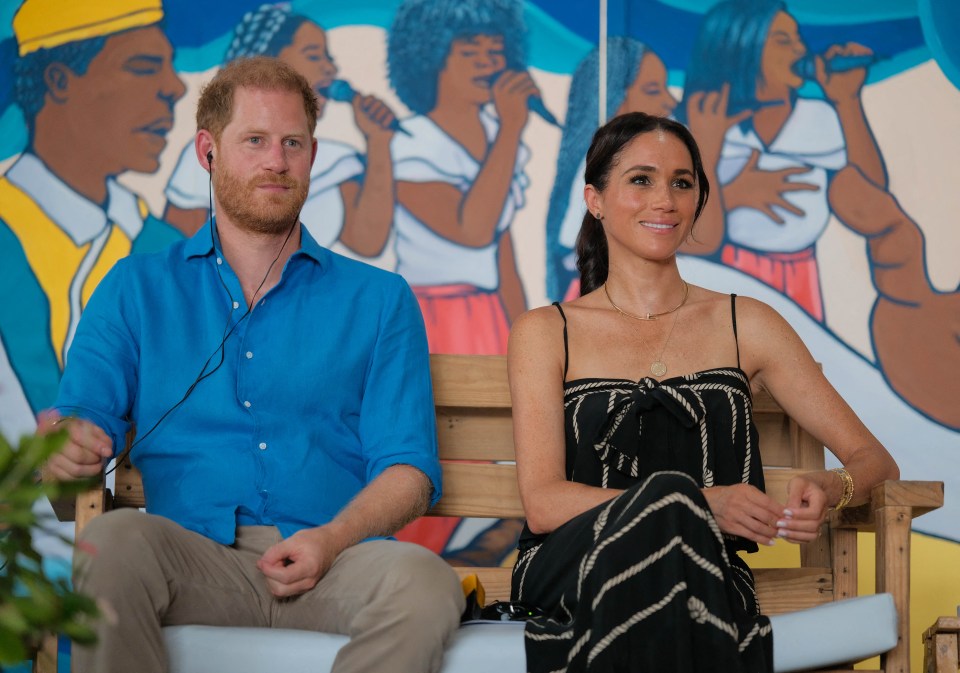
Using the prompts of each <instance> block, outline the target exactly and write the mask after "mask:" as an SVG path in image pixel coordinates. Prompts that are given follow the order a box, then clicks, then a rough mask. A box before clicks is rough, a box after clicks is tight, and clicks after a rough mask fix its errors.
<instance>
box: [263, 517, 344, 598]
mask: <svg viewBox="0 0 960 673" xmlns="http://www.w3.org/2000/svg"><path fill="white" fill-rule="evenodd" d="M345 548H346V545H344V544H342V543H341V542H340V541H339V540H338V539H337V536H336V535H335V534H334V533H333V531H332V529H331V527H330V525H329V524H328V525H327V526H319V527H317V528H307V529H304V530H301V531H298V532H296V533H294V534H293V535H291V536H290V537H288V538H287V539H286V540H283V541H281V542H278V543H277V544H275V545H273V546H272V547H270V548H269V549H268V550H267V551H265V552H264V553H263V556H261V557H260V560H259V561H257V568H259V570H260V572H262V573H263V576H264V577H265V578H266V579H267V586H268V587H270V593H272V594H273V595H274V596H276V597H277V598H287V597H289V596H297V595H299V594H302V593H303V592H305V591H309V590H310V589H312V588H313V587H315V586H316V585H317V582H319V581H320V579H321V578H322V577H323V576H324V575H326V574H327V571H328V570H330V566H332V565H333V562H334V561H335V560H336V558H337V556H338V555H339V554H340V552H341V551H343V550H344V549H345Z"/></svg>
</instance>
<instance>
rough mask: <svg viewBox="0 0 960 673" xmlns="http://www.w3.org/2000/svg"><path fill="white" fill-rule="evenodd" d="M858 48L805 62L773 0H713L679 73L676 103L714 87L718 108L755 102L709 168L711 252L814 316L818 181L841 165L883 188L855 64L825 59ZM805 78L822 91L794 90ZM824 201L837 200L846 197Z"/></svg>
mask: <svg viewBox="0 0 960 673" xmlns="http://www.w3.org/2000/svg"><path fill="white" fill-rule="evenodd" d="M870 53H871V52H870V50H869V49H867V48H866V47H864V46H862V45H858V44H854V43H848V44H845V45H834V46H832V47H830V48H829V49H827V50H826V52H824V53H823V54H822V55H817V56H815V57H813V58H812V59H811V58H810V57H809V56H808V54H807V47H806V44H805V43H804V41H803V39H802V37H801V35H800V32H799V28H798V25H797V22H796V20H795V19H794V18H793V17H792V16H791V15H790V14H789V13H788V12H787V9H786V6H785V5H784V3H783V2H782V1H781V0H725V1H724V2H720V3H717V4H716V5H714V6H713V7H712V8H711V9H710V11H708V12H707V13H706V14H705V15H704V18H703V22H702V23H701V26H700V31H699V34H698V35H697V40H696V42H695V44H694V50H693V55H692V57H691V59H690V67H689V69H688V71H687V79H686V84H685V88H684V98H685V100H684V103H685V105H686V102H687V99H688V97H690V96H695V95H698V94H702V92H705V91H717V90H719V89H720V88H721V87H724V86H725V87H728V90H729V109H728V113H729V114H731V115H737V114H739V113H741V112H743V111H746V110H755V111H754V112H753V113H752V115H750V116H749V118H745V119H744V120H742V121H741V123H739V124H736V125H734V126H733V127H732V128H730V130H729V131H728V132H727V134H726V138H725V141H724V143H723V147H722V151H721V154H720V157H719V164H718V165H717V176H718V179H719V185H718V187H720V191H721V195H720V196H721V200H722V202H723V212H724V214H725V221H724V220H722V221H721V225H722V230H721V233H722V234H723V235H724V237H725V238H724V241H723V246H722V249H721V250H720V257H721V260H722V261H723V263H724V264H726V265H728V266H731V267H733V268H736V269H739V270H741V271H743V272H744V273H747V274H750V275H751V276H753V277H755V278H758V279H759V280H761V281H763V282H765V283H767V284H768V285H770V286H771V287H774V288H775V289H777V290H779V291H780V292H782V293H784V294H785V295H786V296H788V297H789V298H791V299H793V300H794V301H795V302H797V304H799V305H800V306H801V307H803V308H804V309H805V310H806V311H807V312H808V313H809V314H810V315H811V316H812V317H813V318H815V319H816V320H819V321H821V322H822V321H823V320H824V311H823V299H822V296H821V291H820V279H819V274H818V270H817V260H816V242H817V239H819V237H820V235H821V234H822V233H823V231H824V229H825V228H826V226H827V223H828V221H829V218H830V214H831V208H830V203H829V202H828V197H827V191H828V185H829V183H830V180H831V178H832V176H833V175H834V174H835V172H836V171H839V170H840V169H842V168H843V167H844V166H845V165H847V164H848V163H849V164H852V165H854V166H856V167H857V168H858V169H859V170H860V171H861V172H862V173H863V174H864V175H866V176H867V177H868V178H869V179H870V180H871V181H873V182H874V183H875V184H876V185H878V186H879V187H881V188H886V185H887V174H886V168H885V166H884V163H883V158H882V156H881V154H880V149H879V148H878V146H877V143H876V140H875V139H874V137H873V134H872V132H871V130H870V126H869V124H868V122H867V119H866V116H865V114H864V110H863V104H862V101H861V97H860V94H861V89H862V87H863V83H864V80H865V78H866V69H865V68H862V67H861V68H855V69H852V70H848V71H845V72H832V71H830V69H829V62H830V60H831V59H833V58H835V57H837V56H841V57H843V56H864V55H869V54H870ZM807 80H810V81H814V82H816V84H818V85H819V86H820V88H821V89H822V90H823V93H824V98H825V100H821V99H816V98H806V97H803V96H800V95H799V90H800V88H801V87H802V86H803V85H804V82H805V81H807ZM698 139H699V136H698ZM701 142H702V139H701ZM743 178H745V179H743ZM758 185H759V186H761V198H758V189H757V188H758ZM763 185H766V187H765V188H764V187H762V186H763ZM830 198H831V199H833V198H840V199H844V198H846V199H847V200H848V202H849V200H850V199H852V198H855V195H854V194H852V193H848V194H846V195H843V194H838V195H831V197H830ZM758 201H759V203H758ZM850 205H851V206H852V205H854V204H852V203H850Z"/></svg>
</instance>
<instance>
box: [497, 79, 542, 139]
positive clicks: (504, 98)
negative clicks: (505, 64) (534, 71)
mask: <svg viewBox="0 0 960 673" xmlns="http://www.w3.org/2000/svg"><path fill="white" fill-rule="evenodd" d="M539 95H540V89H538V88H537V85H536V83H535V82H534V81H533V78H532V77H531V76H530V73H528V72H526V71H523V70H504V71H503V72H502V73H500V75H499V76H498V77H497V79H496V80H495V81H494V82H493V105H494V107H495V108H496V109H497V116H498V117H499V118H500V125H501V127H503V126H505V125H506V126H509V125H511V124H512V125H513V126H514V127H515V128H518V129H522V128H523V127H524V126H525V125H526V123H527V117H528V116H529V115H530V108H529V106H528V104H527V100H528V99H529V98H531V97H533V96H539Z"/></svg>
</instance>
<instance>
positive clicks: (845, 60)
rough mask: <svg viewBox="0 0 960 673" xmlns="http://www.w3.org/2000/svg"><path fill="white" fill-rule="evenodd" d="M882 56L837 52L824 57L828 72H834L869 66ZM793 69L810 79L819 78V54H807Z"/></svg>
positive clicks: (880, 59) (881, 58)
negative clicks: (834, 54)
mask: <svg viewBox="0 0 960 673" xmlns="http://www.w3.org/2000/svg"><path fill="white" fill-rule="evenodd" d="M882 60H883V57H882V56H877V55H876V54H850V55H845V54H837V55H836V56H832V57H830V58H827V57H823V62H824V65H825V66H826V68H827V74H830V73H833V72H847V71H849V70H856V69H857V68H869V67H870V66H871V65H873V64H874V63H877V62H879V61H882ZM793 71H794V72H795V73H797V74H798V75H800V77H802V78H804V79H808V80H816V79H817V54H807V55H806V56H804V57H803V58H802V59H800V60H799V61H797V62H796V63H795V64H794V66H793Z"/></svg>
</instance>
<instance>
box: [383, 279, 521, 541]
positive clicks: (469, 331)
mask: <svg viewBox="0 0 960 673" xmlns="http://www.w3.org/2000/svg"><path fill="white" fill-rule="evenodd" d="M413 292H414V294H415V295H416V297H417V301H418V302H419V303H420V311H421V312H422V313H423V322H424V324H425V325H426V328H427V342H428V343H429V345H430V352H431V353H454V354H471V355H504V354H505V353H506V352H507V337H509V335H510V325H509V323H508V322H507V315H506V313H505V311H504V310H503V303H502V302H501V301H500V295H499V294H498V293H496V292H486V291H483V290H480V289H478V288H476V287H475V286H473V285H467V284H457V285H419V286H414V288H413ZM459 523H460V519H459V518H454V517H446V516H443V517H421V518H420V519H417V520H416V521H414V522H412V523H409V524H407V525H406V526H404V528H403V529H402V530H400V531H398V532H397V534H396V535H395V537H396V538H397V539H398V540H402V541H405V542H416V543H417V544H421V545H423V546H424V547H427V548H428V549H431V550H433V551H434V552H436V553H438V554H441V553H443V552H444V550H445V549H446V547H447V544H448V543H449V541H450V538H451V536H452V535H453V533H454V531H455V530H456V528H457V526H458V525H459Z"/></svg>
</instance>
